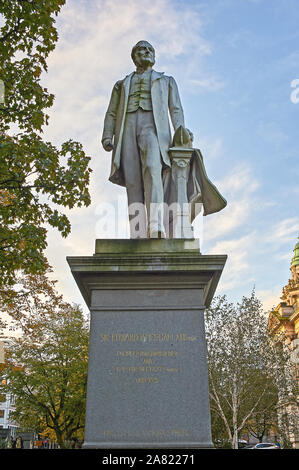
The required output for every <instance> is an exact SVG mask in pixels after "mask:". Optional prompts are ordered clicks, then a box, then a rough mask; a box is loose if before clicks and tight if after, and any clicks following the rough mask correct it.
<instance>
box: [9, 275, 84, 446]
mask: <svg viewBox="0 0 299 470" xmlns="http://www.w3.org/2000/svg"><path fill="white" fill-rule="evenodd" d="M20 282H22V280H20ZM19 288H20V292H19V295H17V296H15V299H12V300H11V301H10V302H9V303H8V309H9V313H10V315H11V318H13V319H14V322H13V323H14V324H13V325H12V326H11V328H14V329H15V330H17V331H16V332H18V333H19V337H16V338H14V339H12V340H11V344H10V345H9V347H8V349H7V351H6V366H5V369H4V371H3V372H2V373H4V374H5V375H6V379H7V385H6V386H5V387H4V389H3V392H4V391H6V392H10V393H11V394H12V395H13V396H14V397H15V412H14V413H12V415H11V418H12V419H14V420H15V421H16V422H17V423H18V424H19V426H20V427H22V428H23V429H27V430H35V431H37V432H42V431H43V430H45V429H47V430H52V431H53V432H54V433H55V436H56V440H57V442H58V444H59V445H60V446H61V447H64V445H65V444H64V443H65V441H68V440H70V439H72V438H74V437H82V431H83V428H84V417H85V396H86V381H87V364H88V338H89V331H88V325H87V322H86V320H85V319H84V316H83V314H82V311H81V309H80V308H79V307H78V306H76V305H74V306H72V305H70V304H68V303H66V302H64V301H63V299H62V297H61V296H59V295H58V294H57V293H56V291H55V288H54V282H50V281H48V280H47V278H46V276H45V275H44V274H41V275H28V276H26V278H25V279H24V281H23V283H22V285H21V286H19ZM20 333H21V335H20Z"/></svg>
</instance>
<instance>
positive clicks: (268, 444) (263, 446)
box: [251, 442, 280, 449]
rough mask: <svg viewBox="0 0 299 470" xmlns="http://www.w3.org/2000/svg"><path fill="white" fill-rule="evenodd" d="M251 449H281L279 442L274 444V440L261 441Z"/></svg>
mask: <svg viewBox="0 0 299 470" xmlns="http://www.w3.org/2000/svg"><path fill="white" fill-rule="evenodd" d="M251 449H280V447H279V446H278V445H277V444H273V442H259V443H258V444H255V445H254V446H252V447H251Z"/></svg>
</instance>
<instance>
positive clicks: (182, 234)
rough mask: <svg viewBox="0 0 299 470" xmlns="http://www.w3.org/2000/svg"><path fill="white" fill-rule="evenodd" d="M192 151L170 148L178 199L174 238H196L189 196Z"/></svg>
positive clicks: (174, 218) (175, 190)
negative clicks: (188, 186)
mask: <svg viewBox="0 0 299 470" xmlns="http://www.w3.org/2000/svg"><path fill="white" fill-rule="evenodd" d="M192 153H193V149H192V148H184V147H171V148H170V149H169V158H170V161H171V168H172V175H173V181H174V185H175V188H174V192H175V200H176V201H177V202H176V203H175V206H176V208H175V210H174V213H173V233H172V237H173V238H191V239H192V238H194V234H193V227H192V225H191V220H190V205H189V201H188V197H187V181H188V176H189V171H190V160H191V157H192Z"/></svg>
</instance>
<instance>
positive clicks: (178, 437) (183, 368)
mask: <svg viewBox="0 0 299 470" xmlns="http://www.w3.org/2000/svg"><path fill="white" fill-rule="evenodd" d="M67 260H68V263H69V265H70V267H71V270H72V273H73V276H74V278H75V280H76V282H77V284H78V287H79V289H80V291H81V293H82V295H83V297H84V299H85V301H86V303H87V305H88V306H89V308H90V311H91V325H90V352H89V366H88V367H89V369H88V385H87V408H86V427H85V443H84V447H86V448H109V449H112V448H208V447H213V444H212V441H211V426H210V406H209V390H208V373H207V359H206V342H205V332H204V310H205V307H207V306H208V305H209V304H210V302H211V300H212V297H213V294H214V291H215V289H216V286H217V283H218V280H219V277H220V275H221V272H222V269H223V267H224V264H225V261H226V256H223V255H213V256H209V255H201V254H200V251H199V246H198V241H197V240H180V239H173V240H151V239H140V240H97V241H96V250H95V254H94V256H86V257H68V258H67Z"/></svg>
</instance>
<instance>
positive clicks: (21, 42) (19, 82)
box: [0, 0, 91, 295]
mask: <svg viewBox="0 0 299 470" xmlns="http://www.w3.org/2000/svg"><path fill="white" fill-rule="evenodd" d="M64 3H65V0H2V1H1V4H0V25H1V24H3V25H2V27H1V28H0V80H2V82H3V84H4V90H5V101H4V102H2V103H0V270H1V276H0V288H1V290H2V294H3V295H5V294H7V293H8V290H7V289H8V286H10V285H12V284H13V283H14V277H15V271H16V270H18V269H22V270H23V271H24V273H25V274H26V273H37V272H44V271H45V270H46V260H45V256H44V249H45V248H46V246H47V241H46V235H47V229H46V224H49V225H50V226H52V227H55V228H57V229H58V230H59V231H60V232H61V234H62V236H64V237H65V236H67V235H68V234H69V232H70V229H71V227H70V222H69V220H68V218H67V216H66V215H65V214H63V213H61V212H60V207H61V206H62V207H67V208H73V207H74V206H82V205H85V206H87V205H89V203H90V195H89V191H88V183H89V175H90V171H91V170H90V168H89V167H88V165H89V160H90V158H89V157H88V156H87V155H85V153H84V151H83V148H82V145H81V144H80V143H79V142H75V141H73V140H72V139H70V140H68V141H66V142H64V143H62V145H61V148H59V149H58V148H56V147H55V146H54V145H52V144H51V142H46V141H45V140H44V139H43V128H44V126H45V125H47V124H48V119H49V116H48V114H47V109H48V108H50V107H51V106H52V104H53V101H54V96H53V94H51V93H50V92H49V91H48V90H47V88H45V87H44V86H43V85H42V81H41V75H42V73H43V72H46V71H47V62H46V60H47V58H48V56H49V54H50V52H51V51H53V49H54V48H55V45H56V42H57V40H58V35H57V30H56V27H55V16H57V15H58V13H59V12H60V10H61V8H62V6H63V5H64Z"/></svg>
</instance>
